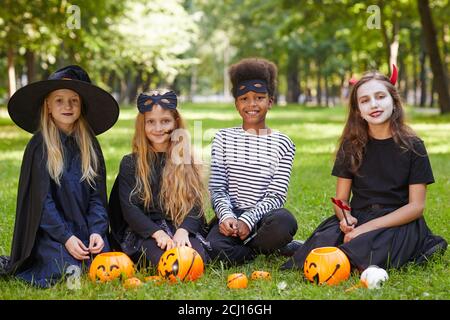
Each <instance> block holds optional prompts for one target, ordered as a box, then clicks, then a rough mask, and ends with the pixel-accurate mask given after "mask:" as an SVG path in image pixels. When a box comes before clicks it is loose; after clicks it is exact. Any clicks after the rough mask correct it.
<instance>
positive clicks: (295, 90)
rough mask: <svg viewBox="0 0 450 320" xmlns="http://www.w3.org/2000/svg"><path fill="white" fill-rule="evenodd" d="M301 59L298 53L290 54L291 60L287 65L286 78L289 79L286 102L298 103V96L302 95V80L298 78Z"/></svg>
mask: <svg viewBox="0 0 450 320" xmlns="http://www.w3.org/2000/svg"><path fill="white" fill-rule="evenodd" d="M298 63H299V59H298V56H297V55H296V54H291V55H289V61H288V65H287V72H286V78H287V79H286V80H287V94H286V102H288V103H298V97H299V96H300V82H299V78H298V74H299V68H298Z"/></svg>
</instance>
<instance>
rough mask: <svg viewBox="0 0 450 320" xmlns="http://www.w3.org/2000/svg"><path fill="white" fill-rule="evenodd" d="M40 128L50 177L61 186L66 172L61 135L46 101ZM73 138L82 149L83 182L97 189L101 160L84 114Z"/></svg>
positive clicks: (77, 123) (76, 126) (79, 120)
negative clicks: (96, 183)
mask: <svg viewBox="0 0 450 320" xmlns="http://www.w3.org/2000/svg"><path fill="white" fill-rule="evenodd" d="M40 121H41V122H40V128H41V132H42V137H43V140H44V145H45V149H46V151H47V170H48V173H49V174H50V177H51V178H52V179H53V180H54V181H55V182H56V184H57V185H58V186H60V185H61V177H62V174H63V170H64V152H63V149H62V143H61V139H60V135H59V129H58V127H57V126H56V124H55V122H54V121H53V118H52V117H51V115H50V114H49V112H48V108H47V106H46V99H45V100H44V104H43V105H42V107H41V117H40ZM73 128H74V130H73V136H74V137H75V141H76V143H77V145H78V148H79V149H80V154H81V172H82V176H81V180H80V182H81V181H84V180H86V181H87V182H88V183H89V185H90V186H91V187H93V188H95V178H96V177H97V173H96V171H97V169H98V167H99V159H98V156H97V153H96V152H95V149H94V143H93V141H92V136H93V133H92V130H91V129H90V126H89V124H88V123H87V121H86V120H85V118H84V116H83V113H81V114H80V117H79V118H78V120H77V121H76V122H75V123H74V127H73Z"/></svg>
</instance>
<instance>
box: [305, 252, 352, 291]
mask: <svg viewBox="0 0 450 320" xmlns="http://www.w3.org/2000/svg"><path fill="white" fill-rule="evenodd" d="M303 271H304V274H305V277H306V278H307V279H308V280H309V281H310V282H314V283H316V284H324V283H325V284H328V285H336V284H338V283H339V282H341V281H343V280H347V279H348V277H349V276H350V261H349V260H348V258H347V256H346V255H345V253H344V252H342V250H340V249H339V248H336V247H322V248H316V249H313V250H312V251H311V252H310V253H309V254H308V256H307V257H306V260H305V263H304V265H303Z"/></svg>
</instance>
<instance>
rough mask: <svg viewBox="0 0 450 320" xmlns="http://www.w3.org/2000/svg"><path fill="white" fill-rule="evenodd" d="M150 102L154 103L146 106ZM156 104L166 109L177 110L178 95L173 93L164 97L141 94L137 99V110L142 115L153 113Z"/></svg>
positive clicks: (168, 93) (165, 94)
mask: <svg viewBox="0 0 450 320" xmlns="http://www.w3.org/2000/svg"><path fill="white" fill-rule="evenodd" d="M148 100H151V101H152V102H151V103H148V104H145V103H146V102H147V101H148ZM155 104H157V105H160V106H161V107H163V108H164V109H176V108H177V95H176V94H175V92H173V91H169V92H166V93H164V94H162V95H161V94H157V95H152V96H148V95H146V94H144V93H141V94H140V95H139V97H138V98H137V108H138V110H139V112H140V113H145V112H147V111H152V109H153V106H154V105H155Z"/></svg>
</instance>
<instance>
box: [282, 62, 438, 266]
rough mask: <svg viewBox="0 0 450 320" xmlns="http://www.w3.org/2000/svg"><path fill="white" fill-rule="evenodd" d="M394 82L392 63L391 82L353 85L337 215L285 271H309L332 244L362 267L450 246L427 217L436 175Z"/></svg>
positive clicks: (379, 78) (338, 168)
mask: <svg viewBox="0 0 450 320" xmlns="http://www.w3.org/2000/svg"><path fill="white" fill-rule="evenodd" d="M396 80H397V69H396V67H395V66H393V74H392V76H391V78H390V79H389V78H387V77H386V76H384V75H382V74H380V73H378V72H368V73H365V74H364V75H363V77H362V78H361V79H360V80H359V81H358V82H356V83H355V85H354V87H353V89H352V91H351V95H350V113H349V116H348V119H347V123H346V125H345V128H344V131H343V133H342V136H341V138H340V143H339V147H338V150H337V153H336V160H335V163H334V167H333V170H332V175H334V176H336V177H337V185H336V199H334V198H333V203H334V204H335V205H334V211H335V215H334V216H332V217H330V218H328V219H326V220H325V221H323V222H322V223H321V224H320V225H319V226H318V227H317V229H316V230H315V231H314V232H313V233H312V235H311V236H310V237H309V238H308V239H307V240H306V242H305V243H304V245H303V246H302V247H301V248H299V249H298V250H297V251H296V252H295V254H294V256H293V257H292V258H290V259H289V260H288V261H287V262H286V263H285V264H284V265H283V267H282V268H284V269H287V268H293V267H298V268H303V265H304V262H305V259H306V256H307V255H308V254H309V252H310V251H311V250H312V249H315V248H318V247H326V246H337V247H339V248H340V249H341V250H342V251H344V252H345V254H346V255H347V256H348V258H349V260H350V262H351V264H352V266H354V267H356V268H357V269H359V270H360V271H361V270H364V269H366V268H367V267H368V266H369V265H377V266H379V267H382V268H384V269H386V268H400V267H402V266H403V265H405V264H406V263H408V262H415V263H421V262H424V261H426V260H427V259H428V258H429V257H430V256H431V255H432V254H433V253H435V252H438V251H440V252H443V251H445V249H446V248H447V242H446V241H445V240H444V239H443V238H441V237H439V236H436V235H433V234H432V232H431V231H430V229H429V228H428V226H427V224H426V223H425V219H424V217H423V212H424V208H425V198H426V189H427V185H428V184H431V183H433V182H434V178H433V173H432V170H431V165H430V161H429V159H428V155H427V151H426V149H425V146H424V143H423V141H422V140H421V139H420V138H419V137H418V136H417V135H416V134H415V133H414V132H413V130H412V129H411V128H409V127H408V126H407V125H406V124H405V123H404V111H403V107H402V103H401V101H400V96H399V94H398V91H397V89H396V87H395V83H396ZM350 194H351V195H352V197H351V201H350V206H349V198H350ZM350 207H351V208H350Z"/></svg>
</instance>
